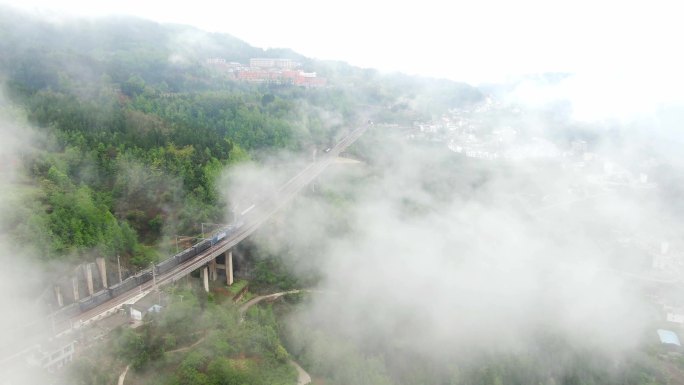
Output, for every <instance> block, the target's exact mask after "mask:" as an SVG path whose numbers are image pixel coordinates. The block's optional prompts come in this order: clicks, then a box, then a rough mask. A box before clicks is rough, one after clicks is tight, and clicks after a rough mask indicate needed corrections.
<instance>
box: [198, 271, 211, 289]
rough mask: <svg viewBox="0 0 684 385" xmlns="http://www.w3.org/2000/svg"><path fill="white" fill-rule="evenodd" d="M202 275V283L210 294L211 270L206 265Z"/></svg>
mask: <svg viewBox="0 0 684 385" xmlns="http://www.w3.org/2000/svg"><path fill="white" fill-rule="evenodd" d="M200 275H201V276H202V281H203V282H204V290H205V291H206V292H207V293H208V292H209V268H208V267H207V266H206V265H205V266H204V267H202V270H201V271H200Z"/></svg>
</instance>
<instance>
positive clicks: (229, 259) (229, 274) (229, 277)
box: [213, 250, 233, 286]
mask: <svg viewBox="0 0 684 385" xmlns="http://www.w3.org/2000/svg"><path fill="white" fill-rule="evenodd" d="M216 258H218V257H216ZM224 260H225V262H224V263H223V264H221V263H216V259H214V261H213V262H214V266H215V267H214V269H221V270H225V272H226V285H228V286H230V285H232V284H233V252H232V251H230V250H229V251H226V252H225V254H224ZM214 274H215V275H214V280H216V277H217V276H218V275H217V274H216V270H214Z"/></svg>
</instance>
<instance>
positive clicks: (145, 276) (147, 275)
mask: <svg viewBox="0 0 684 385" xmlns="http://www.w3.org/2000/svg"><path fill="white" fill-rule="evenodd" d="M135 279H136V281H137V282H138V285H142V284H143V283H145V282H147V281H149V280H151V279H152V270H150V269H147V270H143V272H141V273H140V274H138V275H136V276H135Z"/></svg>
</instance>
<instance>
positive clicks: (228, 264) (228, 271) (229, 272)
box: [226, 250, 233, 286]
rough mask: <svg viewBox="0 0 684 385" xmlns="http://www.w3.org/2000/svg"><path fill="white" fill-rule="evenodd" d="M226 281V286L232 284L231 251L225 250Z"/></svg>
mask: <svg viewBox="0 0 684 385" xmlns="http://www.w3.org/2000/svg"><path fill="white" fill-rule="evenodd" d="M226 283H227V284H228V286H231V285H232V284H233V251H232V250H228V251H227V252H226Z"/></svg>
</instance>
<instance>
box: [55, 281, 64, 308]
mask: <svg viewBox="0 0 684 385" xmlns="http://www.w3.org/2000/svg"><path fill="white" fill-rule="evenodd" d="M55 297H57V306H59V307H62V306H64V298H63V297H62V288H61V287H60V286H59V285H56V286H55Z"/></svg>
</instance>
